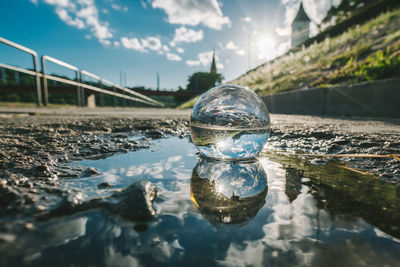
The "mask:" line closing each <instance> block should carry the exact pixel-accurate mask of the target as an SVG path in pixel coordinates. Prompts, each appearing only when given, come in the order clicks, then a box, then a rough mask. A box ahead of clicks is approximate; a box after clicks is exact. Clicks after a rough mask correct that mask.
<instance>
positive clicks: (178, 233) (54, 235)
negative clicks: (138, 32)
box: [0, 137, 400, 266]
mask: <svg viewBox="0 0 400 267" xmlns="http://www.w3.org/2000/svg"><path fill="white" fill-rule="evenodd" d="M154 142H155V143H156V146H155V147H154V146H153V147H152V148H151V149H146V150H140V151H136V152H132V153H128V154H118V155H115V156H113V157H111V158H107V159H103V160H97V161H83V162H78V163H76V164H80V165H83V166H91V167H94V168H96V169H98V170H99V171H100V172H101V173H102V174H101V175H98V176H95V177H92V178H85V179H70V180H68V182H67V183H66V185H65V186H66V187H73V188H80V189H81V190H82V191H83V193H84V194H85V195H86V196H87V197H88V198H93V197H94V196H96V195H102V196H107V195H109V194H110V192H111V190H115V189H116V188H124V187H126V186H128V185H130V184H131V183H132V182H134V181H136V180H138V179H144V180H149V181H151V182H152V183H154V184H156V186H157V187H158V189H159V194H158V198H157V201H156V209H157V215H156V217H155V218H154V220H153V221H151V222H148V223H147V226H141V225H143V223H141V224H138V223H133V222H129V221H124V220H121V219H119V218H116V217H112V216H111V215H109V214H107V213H105V212H103V211H99V210H93V211H88V212H84V213H80V214H75V215H72V216H69V217H64V218H57V219H54V220H52V221H48V222H44V223H43V224H42V225H40V224H38V225H37V229H36V230H35V231H32V232H26V233H23V234H21V236H19V237H18V239H17V240H18V241H17V242H15V243H12V244H8V247H7V253H3V256H2V258H3V259H2V260H1V261H0V263H4V264H5V265H3V266H11V265H10V264H11V263H13V265H15V266H20V265H23V264H24V263H25V264H31V265H37V266H45V265H47V266H70V265H73V264H74V263H80V264H79V266H88V265H95V266H117V265H118V266H138V265H146V266H149V265H157V266H158V265H161V266H164V265H165V266H167V265H168V266H171V265H172V266H176V265H182V266H200V265H201V266H204V265H209V266H215V265H222V266H244V265H252V266H270V265H272V266H289V265H290V266H292V265H296V266H305V265H307V266H333V265H334V266H359V265H365V266H377V265H379V266H385V265H386V266H396V265H397V266H398V265H399V263H400V241H399V240H398V239H396V238H394V237H392V236H390V235H389V234H387V233H385V232H383V231H382V229H378V228H376V227H374V226H372V225H370V224H368V223H367V222H366V221H365V220H364V219H362V218H360V217H357V216H352V215H351V214H349V213H346V214H340V213H336V214H335V215H334V216H333V215H332V214H331V213H330V211H329V209H324V208H321V207H320V208H318V206H317V204H316V200H315V199H314V197H313V195H311V194H310V193H309V190H310V188H308V186H306V185H304V184H302V183H300V184H299V186H298V191H296V195H295V196H293V197H291V198H292V199H291V200H290V199H289V197H288V195H287V192H285V187H286V183H287V181H286V179H287V178H286V177H287V175H288V173H287V171H286V170H285V168H283V166H282V165H281V164H279V163H276V162H272V161H269V160H266V159H261V164H262V166H263V169H264V170H265V171H266V174H267V177H268V178H267V179H268V194H267V196H266V201H265V205H264V206H263V207H262V208H261V209H260V210H259V211H258V213H257V215H256V216H255V217H254V218H252V219H251V220H250V221H249V222H248V223H247V224H246V225H244V226H243V227H241V228H232V227H228V226H224V225H223V224H220V225H213V224H212V223H210V222H209V221H208V220H206V219H205V218H204V217H203V216H202V215H201V214H200V213H198V212H197V211H196V210H195V209H194V208H193V203H192V202H191V200H190V178H191V175H192V171H193V168H194V167H195V165H196V162H197V161H198V158H197V157H196V156H195V148H194V146H193V145H192V144H191V143H189V142H188V140H187V139H179V138H175V137H174V138H169V139H164V140H159V141H154ZM224 168H226V166H225V167H224V166H223V165H221V166H219V167H218V166H217V167H216V171H219V172H224V171H227V170H226V169H224ZM300 179H301V177H300ZM239 180H240V179H239ZM103 181H108V182H110V183H111V184H112V185H113V188H111V189H106V190H99V189H97V188H95V187H96V185H97V184H99V183H100V182H103ZM107 192H108V193H107ZM135 229H142V230H135ZM0 248H2V249H1V251H3V248H4V247H1V244H0ZM4 255H7V256H6V257H5V256H4ZM8 259H9V261H7V260H8ZM0 265H1V264H0ZM75 265H76V264H75Z"/></svg>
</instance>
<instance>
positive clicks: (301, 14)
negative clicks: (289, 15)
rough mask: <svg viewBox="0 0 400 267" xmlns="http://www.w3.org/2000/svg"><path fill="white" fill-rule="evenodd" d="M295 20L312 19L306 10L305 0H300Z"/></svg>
mask: <svg viewBox="0 0 400 267" xmlns="http://www.w3.org/2000/svg"><path fill="white" fill-rule="evenodd" d="M295 21H311V19H310V17H309V16H308V15H307V13H306V11H305V10H304V7H303V1H301V2H300V8H299V12H297V15H296V17H295V18H294V20H293V22H295Z"/></svg>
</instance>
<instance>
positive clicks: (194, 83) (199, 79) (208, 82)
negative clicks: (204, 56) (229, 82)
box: [186, 72, 224, 93]
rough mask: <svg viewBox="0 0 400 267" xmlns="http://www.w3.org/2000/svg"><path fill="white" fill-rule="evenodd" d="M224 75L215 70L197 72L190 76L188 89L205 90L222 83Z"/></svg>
mask: <svg viewBox="0 0 400 267" xmlns="http://www.w3.org/2000/svg"><path fill="white" fill-rule="evenodd" d="M223 79H224V77H223V76H222V75H221V74H219V73H215V72H195V73H193V74H192V75H190V76H189V79H188V82H189V83H188V85H187V87H186V90H190V91H198V92H199V93H202V92H205V91H207V90H208V89H210V88H212V87H214V86H216V85H219V84H221V83H222V80H223Z"/></svg>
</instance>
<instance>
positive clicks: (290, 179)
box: [285, 168, 303, 203]
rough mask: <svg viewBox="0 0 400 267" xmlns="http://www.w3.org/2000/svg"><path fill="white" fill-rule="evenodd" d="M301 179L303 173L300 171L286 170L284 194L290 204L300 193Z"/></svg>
mask: <svg viewBox="0 0 400 267" xmlns="http://www.w3.org/2000/svg"><path fill="white" fill-rule="evenodd" d="M302 177H303V172H302V171H301V170H297V169H293V168H287V169H286V185H285V194H286V195H287V197H288V198H289V201H290V203H292V202H293V201H294V200H295V199H296V198H297V196H298V195H300V193H301V178H302Z"/></svg>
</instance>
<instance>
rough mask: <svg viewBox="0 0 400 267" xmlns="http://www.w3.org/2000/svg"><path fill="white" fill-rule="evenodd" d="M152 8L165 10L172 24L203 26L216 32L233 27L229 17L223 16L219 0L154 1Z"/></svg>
mask: <svg viewBox="0 0 400 267" xmlns="http://www.w3.org/2000/svg"><path fill="white" fill-rule="evenodd" d="M152 7H153V8H160V9H163V10H164V11H165V13H166V14H167V16H168V22H169V23H172V24H182V25H192V26H194V25H198V24H203V25H204V26H207V27H209V28H212V29H215V30H220V29H222V27H223V26H224V25H227V26H230V25H231V21H230V19H229V17H226V16H224V15H223V14H222V11H221V8H220V6H219V4H218V1H217V0H202V1H197V0H185V1H183V0H154V1H153V2H152Z"/></svg>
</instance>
